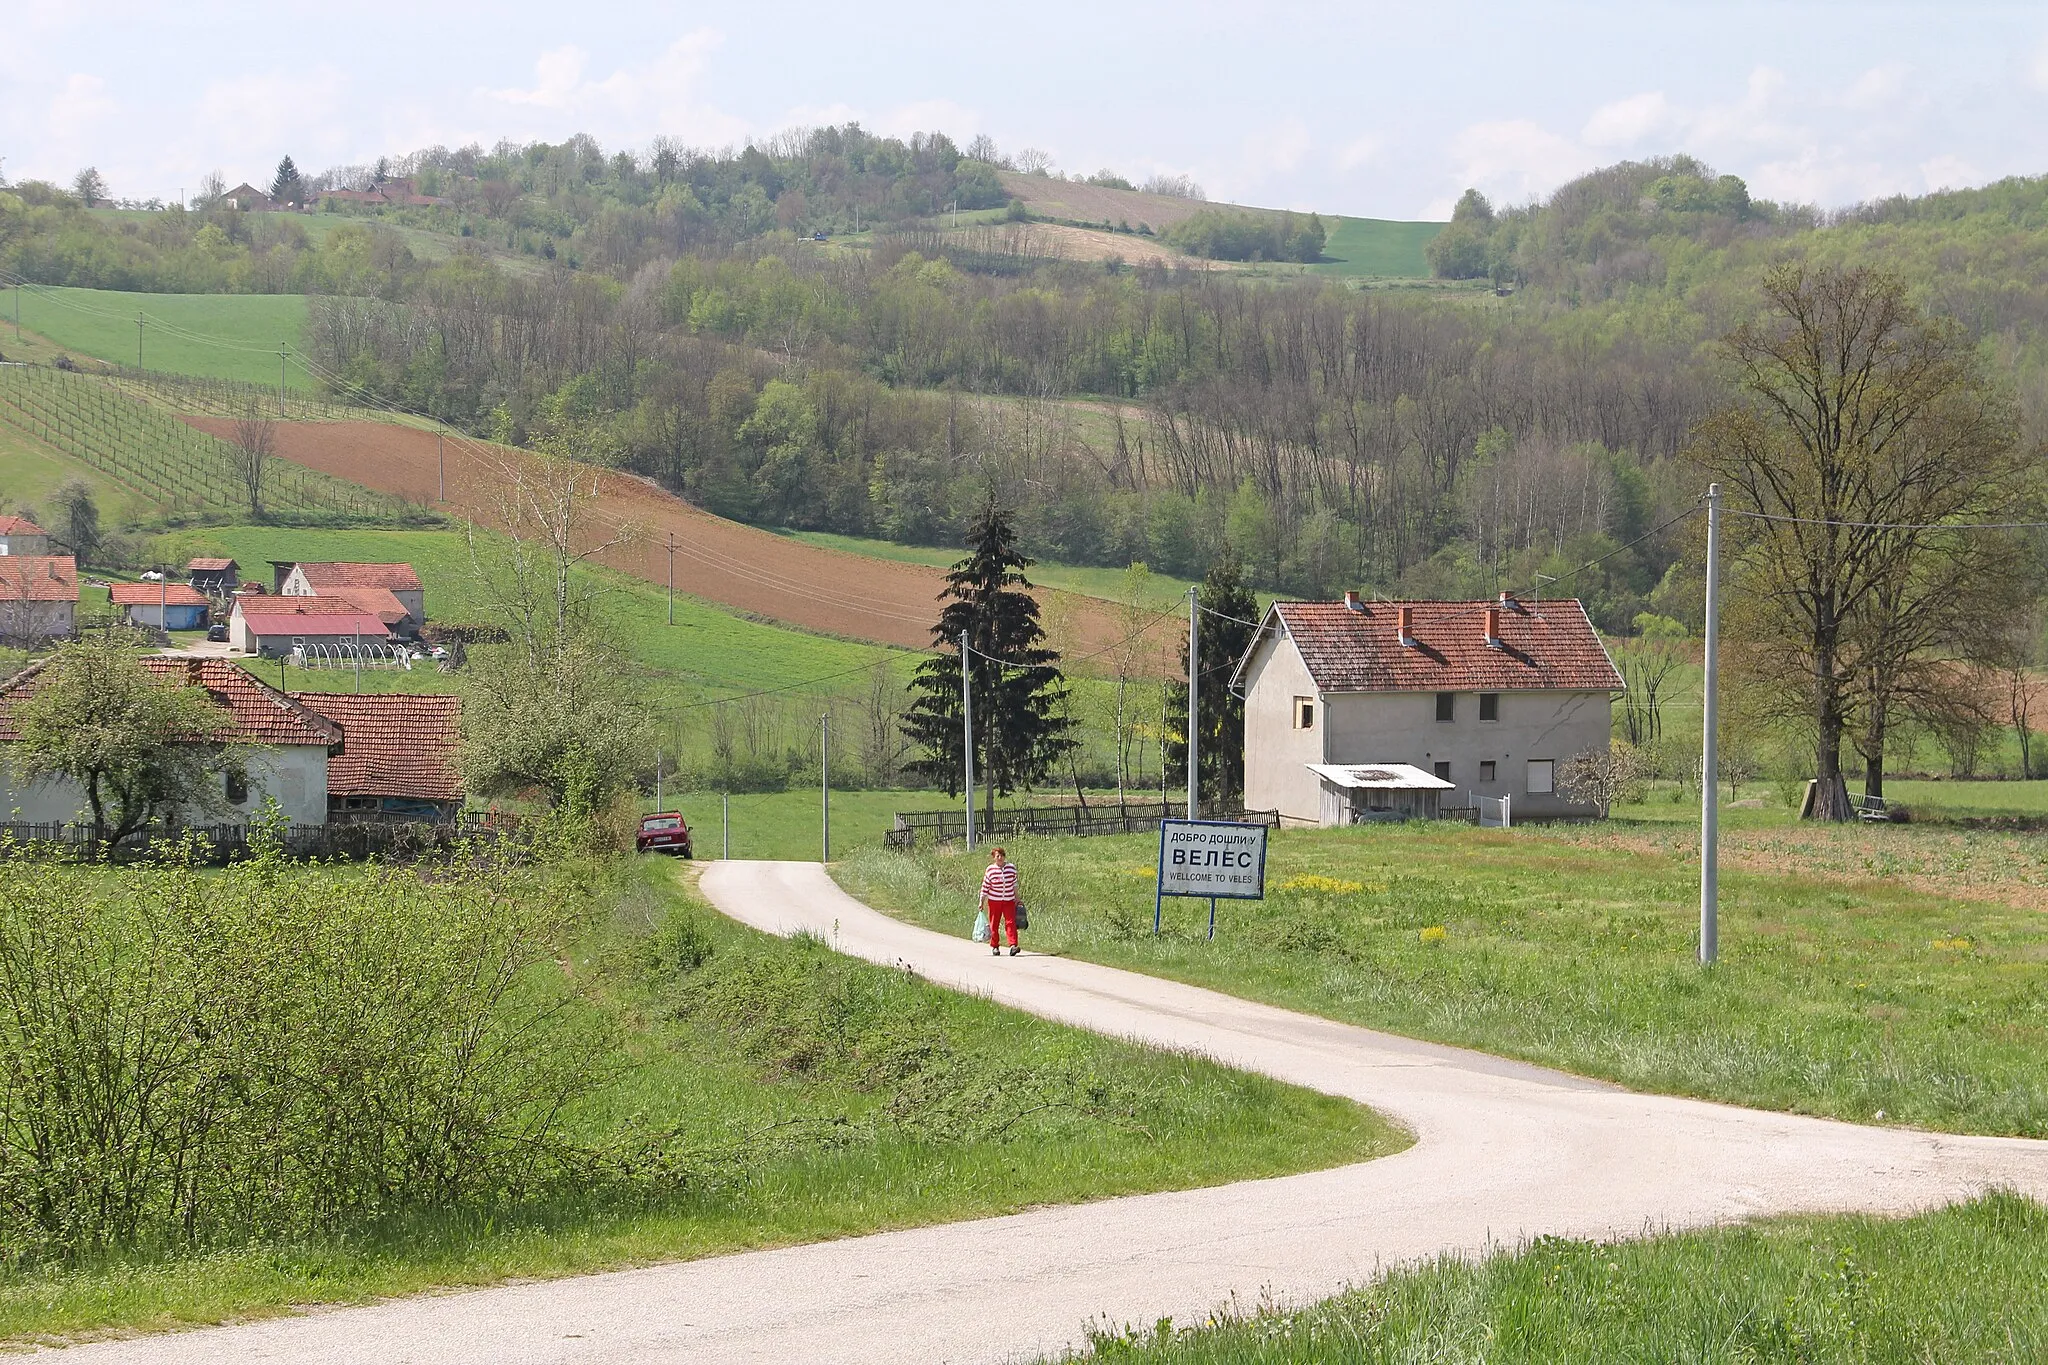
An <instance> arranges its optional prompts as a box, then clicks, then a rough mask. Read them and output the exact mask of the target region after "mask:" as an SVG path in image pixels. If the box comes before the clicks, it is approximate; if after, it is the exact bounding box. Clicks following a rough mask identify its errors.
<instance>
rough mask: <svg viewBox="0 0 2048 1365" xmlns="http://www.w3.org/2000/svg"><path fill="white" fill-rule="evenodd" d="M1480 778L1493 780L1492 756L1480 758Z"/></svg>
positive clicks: (1482, 780) (1488, 780) (1487, 780)
mask: <svg viewBox="0 0 2048 1365" xmlns="http://www.w3.org/2000/svg"><path fill="white" fill-rule="evenodd" d="M1479 780H1480V781H1481V782H1491V781H1493V760H1492V759H1490V758H1482V759H1480V760H1479Z"/></svg>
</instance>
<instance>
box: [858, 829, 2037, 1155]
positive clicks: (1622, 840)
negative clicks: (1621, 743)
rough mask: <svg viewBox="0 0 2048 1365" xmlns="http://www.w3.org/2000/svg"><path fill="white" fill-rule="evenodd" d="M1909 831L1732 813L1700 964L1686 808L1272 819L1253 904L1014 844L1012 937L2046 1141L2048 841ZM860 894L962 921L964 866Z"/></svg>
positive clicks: (1586, 1057)
mask: <svg viewBox="0 0 2048 1365" xmlns="http://www.w3.org/2000/svg"><path fill="white" fill-rule="evenodd" d="M2037 842H2038V841H2035V840H2031V839H2029V838H2027V837H2025V836H2018V835H2005V836H1998V837H1992V836H1988V835H1986V836H1980V835H1974V834H1966V833H1965V832H1962V831H1954V830H1947V831H1943V830H1939V829H1932V828H1924V827H1919V826H1885V827H1878V828H1870V827H1850V828H1827V829H1815V828H1813V827H1812V826H1807V827H1803V828H1796V829H1786V828H1782V827H1779V828H1772V827H1768V826H1763V825H1758V826H1756V827H1753V828H1747V829H1745V828H1743V827H1741V826H1739V825H1738V827H1737V828H1736V829H1734V830H1733V831H1731V833H1730V835H1729V836H1728V837H1727V838H1726V839H1724V843H1723V849H1724V851H1723V868H1724V874H1723V878H1722V887H1721V922H1720V929H1721V953H1722V959H1721V963H1720V965H1719V966H1718V967H1716V968H1714V969H1713V970H1711V971H1703V970H1702V969H1700V968H1699V967H1698V966H1697V965H1695V961H1694V957H1695V952H1696V933H1697V924H1698V918H1697V917H1698V910H1697V906H1698V899H1697V897H1698V889H1697V876H1698V872H1697V864H1696V862H1695V861H1693V858H1694V850H1695V848H1696V844H1695V842H1694V835H1693V832H1692V831H1691V830H1690V829H1688V828H1687V827H1686V826H1684V825H1682V824H1676V823H1664V824H1657V825H1652V824H1630V823H1625V822H1611V823H1609V824H1607V825H1601V826H1557V827H1549V828H1544V827H1531V828H1527V829H1521V830H1514V831H1499V830H1478V829H1474V828H1471V827H1467V826H1456V825H1436V824H1431V825H1411V826H1379V827H1365V828H1358V829H1348V830H1289V831H1285V832H1282V833H1279V834H1276V835H1275V836H1274V837H1273V841H1272V848H1271V853H1270V859H1269V865H1268V872H1267V888H1268V899H1266V900H1265V901H1263V902H1237V903H1231V902H1225V903H1224V904H1223V905H1222V907H1221V911H1220V914H1219V921H1220V928H1219V930H1218V933H1217V937H1216V941H1215V942H1213V943H1210V942H1206V941H1204V938H1203V935H1202V930H1203V926H1204V920H1205V916H1206V914H1207V906H1206V905H1205V904H1204V903H1202V902H1198V901H1186V900H1180V901H1168V902H1167V909H1166V923H1167V932H1166V933H1165V935H1164V936H1163V937H1160V938H1154V937H1153V936H1152V934H1151V928H1152V906H1153V895H1152V879H1153V866H1154V861H1155V857H1156V849H1157V839H1156V836H1130V837H1114V838H1100V839H1070V840H1060V839H1041V840H1019V841H1017V845H1018V846H1017V847H1016V848H1015V849H1014V850H1013V851H1014V854H1015V857H1016V860H1017V862H1018V863H1019V864H1020V865H1021V867H1022V868H1023V873H1024V882H1025V888H1026V889H1025V895H1026V896H1027V898H1029V899H1030V900H1031V902H1032V910H1033V914H1032V920H1033V924H1034V932H1033V935H1032V938H1033V946H1034V947H1037V948H1039V949H1042V950H1045V951H1048V952H1056V953H1069V954H1073V955H1075V956H1079V957H1085V958H1089V959H1093V960H1097V961H1101V962H1105V963H1109V964H1111V965H1114V966H1119V967H1127V968H1131V969H1133V970H1137V971H1144V972H1151V973H1155V974H1158V975H1162V976H1169V977H1175V978H1179V979H1182V980H1186V981H1189V982H1193V983H1194V984H1197V985H1202V986H1207V987H1211V988H1213V989H1217V990H1221V991H1226V992H1229V993H1231V994H1234V995H1240V996H1246V997H1249V998H1253V999H1258V1000H1264V1001H1269V1002H1271V1003H1273V1004H1277V1005H1282V1006H1286V1007H1289V1008H1293V1009H1299V1010H1304V1011H1307V1012H1310V1013H1315V1014H1322V1015H1326V1016H1329V1017H1332V1018H1337V1019H1343V1020H1346V1021H1348V1022H1352V1023H1357V1024H1363V1025H1368V1026H1371V1027H1376V1028H1384V1029H1389V1030H1392V1031H1394V1032H1397V1033H1403V1034H1408V1035H1412V1036H1415V1037H1421V1038H1431V1039H1436V1040H1439V1041H1442V1042H1448V1043H1457V1044H1464V1045H1467V1046H1471V1047H1476V1048H1481V1049H1484V1050H1486V1051H1489V1052H1496V1053H1501V1054H1505V1055H1508V1056H1514V1057H1521V1058H1525V1059H1527V1060H1529V1061H1533V1062H1538V1063H1542V1064H1545V1065H1550V1066H1556V1067H1561V1068H1564V1069H1566V1070H1569V1071H1574V1072H1579V1073H1582V1074H1586V1075H1593V1076H1603V1077H1607V1078H1610V1079H1613V1080H1616V1081H1619V1082H1621V1083H1623V1084H1626V1085H1629V1086H1632V1087H1634V1088H1637V1089H1642V1090H1654V1091H1663V1092H1667V1093H1674V1094H1684V1095H1696V1096H1701V1097H1705V1098H1710V1099H1718V1100H1726V1101H1731V1102H1734V1103H1739V1104H1747V1105H1754V1106H1758V1107H1762V1108H1770V1109H1783V1110H1791V1111H1795V1112H1802V1113H1812V1114H1820V1115H1826V1116H1829V1117H1834V1118H1841V1119H1849V1120H1855V1121H1858V1122H1871V1121H1877V1122H1890V1123H1902V1124H1913V1125H1920V1126H1925V1127H1929V1128H1937V1129H1944V1130H1949V1131H1958V1132H1963V1131H1967V1132H1986V1133H2009V1134H2023V1135H2029V1136H2041V1135H2048V1070H2044V1069H2043V1068H2042V1066H2041V1061H2040V1058H2041V1051H2042V1048H2043V1046H2044V1044H2048V918H2044V916H2043V915H2042V913H2041V909H2042V908H2043V902H2044V901H2048V853H2044V852H2043V851H2041V850H2039V849H2038V848H2035V847H2033V846H2032V845H2033V844H2034V843H2037ZM836 874H837V875H838V877H839V879H840V881H841V882H842V883H843V884H844V885H845V886H846V887H847V889H848V890H850V891H851V892H853V894H855V895H857V896H859V897H861V898H862V899H863V900H865V901H867V902H868V903H870V904H874V905H877V906H879V907H882V908H885V909H888V910H891V911H894V912H896V913H899V914H902V915H905V916H906V917H908V918H910V919H912V920H914V921H916V922H918V923H921V924H925V925H928V926H930V927H932V928H936V929H939V930H941V931H943V932H948V933H956V934H963V935H964V934H965V933H966V931H967V925H968V919H969V916H970V915H971V911H972V905H973V899H972V887H973V885H974V883H975V881H976V879H977V878H978V877H979V874H980V860H979V859H968V858H964V857H958V856H947V855H944V854H932V853H920V854H917V855H914V856H905V855H898V854H891V853H886V852H859V853H856V854H854V855H852V856H851V857H849V858H848V860H847V861H846V862H845V863H843V864H842V865H840V866H839V867H838V868H837V869H836Z"/></svg>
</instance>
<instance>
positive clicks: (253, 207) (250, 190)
mask: <svg viewBox="0 0 2048 1365" xmlns="http://www.w3.org/2000/svg"><path fill="white" fill-rule="evenodd" d="M221 202H223V203H225V204H227V205H229V206H230V207H233V208H238V209H241V210H242V211H243V212H245V213H249V212H255V213H274V212H276V211H277V210H278V209H281V208H283V207H284V205H282V204H280V203H278V202H277V201H276V200H275V199H272V198H271V197H270V196H269V195H268V194H266V193H264V192H263V191H262V190H259V189H257V188H256V187H255V186H254V185H252V184H250V183H249V182H248V181H246V180H244V181H243V182H242V183H241V184H239V185H237V186H235V187H234V188H233V189H231V190H229V191H228V192H227V193H226V194H224V195H222V196H221Z"/></svg>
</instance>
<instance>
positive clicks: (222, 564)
mask: <svg viewBox="0 0 2048 1365" xmlns="http://www.w3.org/2000/svg"><path fill="white" fill-rule="evenodd" d="M241 567H242V566H241V565H239V564H237V563H235V561H234V560H232V559H195V560H193V561H192V562H191V563H190V564H187V565H186V566H185V572H186V573H226V572H227V571H228V570H229V569H239V568H241Z"/></svg>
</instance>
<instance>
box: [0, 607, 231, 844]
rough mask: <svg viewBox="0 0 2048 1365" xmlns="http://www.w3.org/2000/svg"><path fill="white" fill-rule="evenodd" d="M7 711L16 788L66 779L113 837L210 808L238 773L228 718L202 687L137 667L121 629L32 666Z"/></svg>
mask: <svg viewBox="0 0 2048 1365" xmlns="http://www.w3.org/2000/svg"><path fill="white" fill-rule="evenodd" d="M37 671H38V673H39V674H40V676H37V677H34V678H32V679H31V680H30V682H29V686H28V689H27V695H25V696H23V697H22V698H21V699H20V700H18V701H16V702H15V703H14V704H13V706H12V708H11V710H10V714H9V719H10V720H11V722H12V724H13V727H14V731H15V733H16V734H17V735H18V736H19V738H18V739H17V740H16V741H15V742H14V743H12V744H9V745H7V746H6V749H7V752H6V753H5V754H4V760H5V761H6V762H7V763H8V765H9V766H10V767H11V768H12V769H13V770H14V774H15V776H16V777H17V778H18V779H19V780H20V781H21V782H23V783H24V784H25V785H29V786H34V785H37V784H40V783H49V782H57V781H63V780H66V779H68V780H70V781H72V782H75V783H77V784H78V786H79V788H80V789H81V790H82V791H83V792H84V794H85V801H86V805H87V807H88V808H89V809H90V810H91V811H92V819H93V824H95V825H96V826H98V827H99V830H100V837H101V838H102V839H104V840H105V841H107V842H109V843H119V842H120V841H121V840H123V839H125V838H127V837H128V836H129V835H131V834H133V833H135V832H136V831H137V830H139V829H142V828H144V827H145V826H147V825H149V824H150V823H151V822H152V821H154V820H157V819H159V818H161V817H164V816H167V815H171V814H174V813H179V812H184V813H191V812H200V811H203V812H208V813H217V812H219V811H221V810H223V809H225V806H226V800H225V794H224V786H225V782H224V779H225V778H227V777H228V776H230V775H234V776H240V775H241V774H242V773H243V760H242V755H241V753H240V751H239V749H238V748H237V747H236V746H235V745H234V744H232V743H231V742H229V741H228V740H227V739H226V738H224V735H225V733H226V731H227V730H228V729H229V728H230V726H229V721H228V717H227V716H226V715H225V713H223V711H222V710H221V708H220V707H218V706H216V705H215V704H214V703H213V701H212V700H211V699H210V698H209V697H208V695H207V692H206V690H205V689H204V688H201V687H193V686H189V685H187V684H185V683H183V682H181V681H179V680H178V679H177V678H176V677H168V678H167V677H163V676H160V675H158V674H155V673H152V672H150V671H149V670H148V669H147V668H145V667H143V665H142V662H141V659H140V658H139V656H138V653H137V650H136V641H135V639H134V638H133V635H132V633H131V632H128V631H124V630H120V629H108V630H105V631H100V632H97V633H95V634H93V635H92V636H90V637H88V638H86V639H84V640H78V641H73V642H72V643H70V644H67V645H65V646H64V647H63V648H61V649H59V650H58V651H57V653H56V655H55V656H54V657H53V658H51V659H50V660H49V661H48V662H46V663H44V664H42V665H40V666H39V668H38V670H37Z"/></svg>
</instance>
